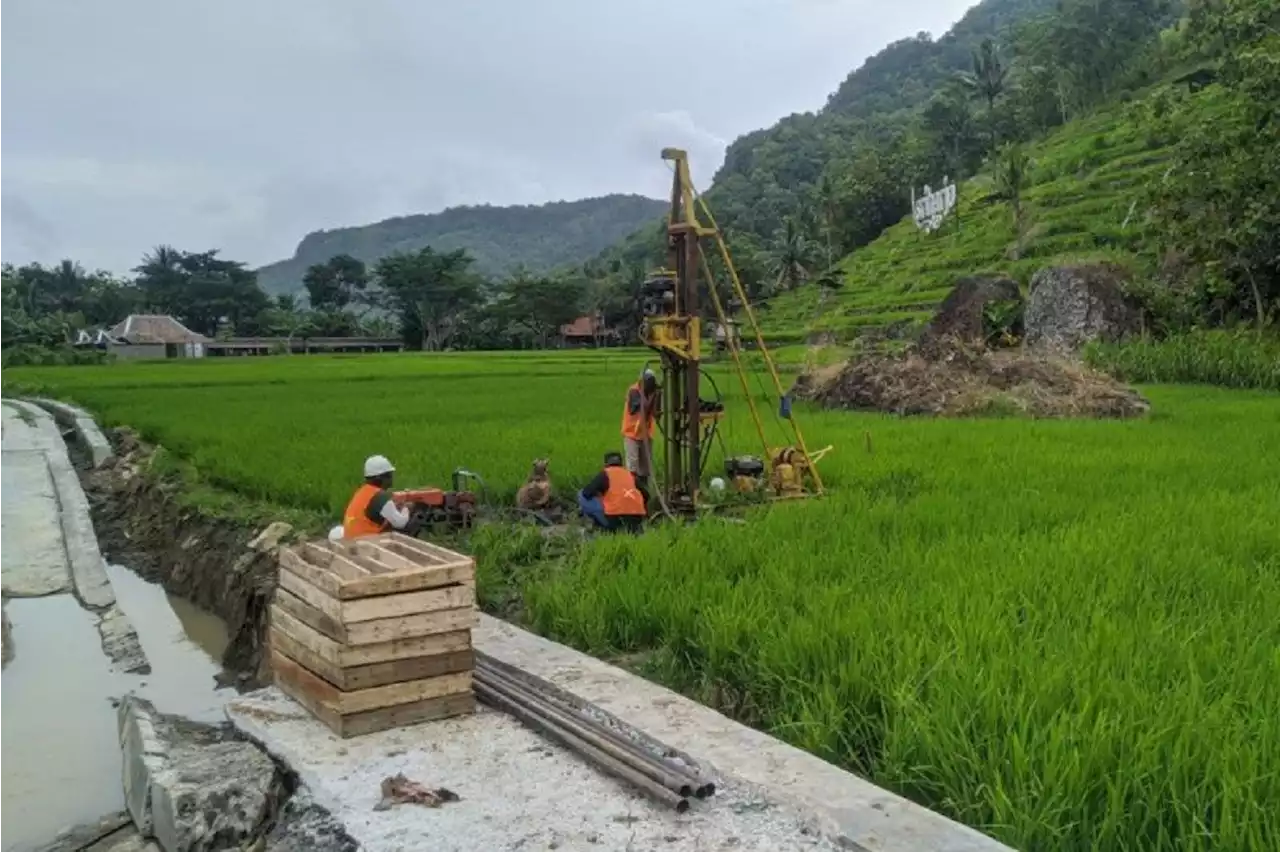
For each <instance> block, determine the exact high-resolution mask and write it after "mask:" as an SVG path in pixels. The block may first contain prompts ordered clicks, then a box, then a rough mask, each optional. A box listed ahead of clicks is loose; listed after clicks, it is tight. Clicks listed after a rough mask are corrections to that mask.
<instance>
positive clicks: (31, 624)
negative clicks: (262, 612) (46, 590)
mask: <svg viewBox="0 0 1280 852" xmlns="http://www.w3.org/2000/svg"><path fill="white" fill-rule="evenodd" d="M108 573H109V574H110V577H111V583H112V586H113V587H114V588H115V593H116V598H117V601H118V603H119V606H120V608H121V609H123V610H124V612H125V614H126V615H128V616H129V620H130V621H131V622H132V623H133V626H134V628H135V629H136V630H137V632H138V638H139V640H140V641H141V643H142V647H143V650H144V651H145V652H146V655H147V660H148V661H149V662H150V663H151V674H149V675H127V674H122V673H119V672H116V671H114V670H113V669H112V667H111V664H110V662H109V661H108V659H107V658H106V657H105V656H104V655H103V653H102V644H101V640H100V638H99V636H98V631H97V627H96V622H95V618H94V616H93V615H92V614H91V613H89V612H86V611H85V610H83V609H82V608H81V607H80V605H79V604H78V603H77V601H76V599H75V598H74V597H73V596H72V595H70V594H56V595H50V596H48V597H42V598H13V599H9V600H6V601H5V605H4V608H5V613H6V615H7V617H8V620H9V622H10V636H9V639H10V647H11V651H12V659H11V660H10V661H9V663H8V664H7V665H5V667H4V674H3V678H2V680H0V728H2V731H0V733H2V734H3V740H2V743H0V750H2V751H3V755H2V757H3V761H2V764H3V767H2V770H3V785H0V789H2V790H3V823H4V835H3V836H4V841H3V852H21V850H26V849H31V848H33V847H36V846H38V845H40V844H42V843H44V842H47V841H49V840H51V839H52V838H53V836H54V835H55V834H57V833H58V832H59V831H61V830H62V829H64V828H69V827H71V826H73V825H77V824H80V823H84V822H90V821H92V820H95V819H97V818H98V817H100V816H102V815H104V814H106V813H109V812H112V811H116V810H119V809H120V808H121V807H123V794H122V791H121V782H120V771H121V759H120V750H119V744H118V735H117V732H116V711H115V706H114V703H113V700H114V699H119V698H120V697H121V696H123V695H125V694H126V693H129V692H133V693H135V694H138V695H140V696H142V697H144V698H147V699H149V700H150V701H152V702H154V703H155V705H156V707H157V708H158V709H159V710H160V711H162V712H165V713H174V714H178V715H181V716H186V717H188V718H191V719H196V720H199V721H207V722H219V721H222V710H221V707H222V702H223V701H225V700H226V699H227V698H229V697H230V695H231V691H230V690H219V689H217V688H216V687H217V684H216V682H215V675H216V674H217V673H218V671H219V669H220V666H219V665H218V660H220V659H221V656H222V652H223V650H224V649H225V647H226V643H227V636H226V631H225V629H224V628H223V625H222V623H221V622H220V621H219V620H218V619H217V618H215V617H213V616H212V615H209V614H208V613H205V612H202V611H200V610H198V609H196V608H195V607H194V606H192V605H191V604H190V603H188V602H187V601H184V600H182V599H180V598H174V597H172V596H170V595H168V594H166V593H165V591H164V589H162V588H161V587H160V586H157V585H154V584H151V583H148V582H146V581H145V580H142V579H140V578H139V577H137V576H136V575H135V574H133V573H132V572H131V571H129V570H128V569H127V568H123V567H120V566H111V567H110V569H109V571H108Z"/></svg>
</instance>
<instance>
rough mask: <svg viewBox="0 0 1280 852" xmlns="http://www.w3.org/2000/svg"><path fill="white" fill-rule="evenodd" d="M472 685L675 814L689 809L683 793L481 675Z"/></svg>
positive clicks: (478, 692)
mask: <svg viewBox="0 0 1280 852" xmlns="http://www.w3.org/2000/svg"><path fill="white" fill-rule="evenodd" d="M473 687H474V689H475V692H476V695H477V696H478V697H479V698H480V699H481V700H482V701H484V702H485V703H486V704H491V705H493V706H494V707H497V708H499V709H501V710H505V711H507V712H508V713H510V714H511V715H512V716H515V717H516V718H517V719H519V720H520V721H522V722H524V723H525V724H526V725H528V726H529V727H531V728H533V729H535V730H537V731H539V732H540V733H543V734H546V735H547V736H549V737H551V738H552V739H553V740H556V741H557V742H559V743H560V744H561V745H563V746H564V747H565V748H568V749H570V750H571V751H575V752H577V753H578V754H579V755H581V756H582V757H584V758H585V759H586V760H587V761H588V762H590V763H593V764H595V765H596V766H597V767H599V768H600V769H603V770H604V771H605V772H608V773H609V774H610V775H612V776H614V777H615V778H619V779H621V780H623V781H627V782H629V783H631V784H633V785H635V786H636V787H638V788H640V789H641V790H643V791H644V792H646V793H648V794H649V795H650V796H652V797H653V798H655V799H657V800H658V801H660V802H662V803H663V804H664V805H669V806H670V807H673V808H675V811H676V813H684V812H685V811H687V810H689V800H688V799H687V798H685V797H684V796H681V795H680V794H678V793H675V792H672V791H671V790H668V789H667V788H666V787H663V786H662V785H661V784H659V783H658V782H656V781H654V780H653V779H651V778H650V777H649V776H647V775H645V774H644V773H642V772H640V771H639V770H637V769H636V768H635V767H633V766H631V765H629V764H626V763H623V762H622V761H620V760H618V759H617V758H615V757H613V756H611V755H608V754H606V753H605V752H603V751H601V750H599V749H598V748H596V747H595V746H593V745H591V744H590V743H588V742H586V741H585V740H582V739H579V738H578V737H577V736H575V735H574V734H573V733H571V732H570V731H568V730H566V729H565V728H562V727H560V726H559V725H557V724H555V722H552V721H551V720H549V719H547V718H546V717H545V716H543V715H542V714H541V713H539V712H538V711H537V710H535V709H533V708H531V707H529V706H527V705H524V704H521V703H520V701H518V700H516V699H513V698H510V697H509V696H507V695H506V694H504V693H503V692H501V691H500V690H497V689H494V687H493V686H492V685H490V684H489V683H488V682H486V681H485V680H484V679H483V678H477V679H476V680H475V681H474V683H473Z"/></svg>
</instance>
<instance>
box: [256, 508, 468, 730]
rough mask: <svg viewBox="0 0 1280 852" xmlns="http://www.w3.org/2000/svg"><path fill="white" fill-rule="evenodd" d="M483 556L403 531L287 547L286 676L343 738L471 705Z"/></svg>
mask: <svg viewBox="0 0 1280 852" xmlns="http://www.w3.org/2000/svg"><path fill="white" fill-rule="evenodd" d="M476 622H477V616H476V605H475V562H474V561H473V560H472V559H471V558H470V557H468V556H463V555H462V554H459V553H455V552H453V551H451V550H447V549H445V548H443V547H438V546H436V545H433V544H429V543H427V542H423V541H419V540H417V539H414V538H409V537H407V536H403V535H400V534H399V533H388V534H386V535H378V536H366V537H363V538H358V539H354V540H352V541H339V542H330V541H324V542H306V543H303V544H300V545H297V546H296V547H292V548H283V549H281V551H280V581H279V586H278V588H277V589H276V596H275V601H274V602H273V603H272V606H271V625H270V629H269V632H268V639H269V643H270V646H271V666H272V669H273V671H274V673H275V680H276V684H277V685H278V686H279V687H280V688H281V689H282V690H283V691H284V692H285V693H287V694H288V695H289V696H291V697H292V698H293V699H294V700H296V701H297V702H298V703H299V704H301V705H302V706H303V707H305V708H307V710H309V711H310V712H311V713H312V714H313V715H314V716H316V717H317V718H318V719H320V721H322V722H323V723H324V724H325V725H327V726H328V727H329V728H330V729H331V730H333V732H334V733H336V734H338V735H339V736H342V737H350V736H357V735H359V734H365V733H371V732H373V731H381V730H386V729H388V728H394V727H400V726H403V725H412V724H416V723H418V722H425V721H428V720H431V719H440V718H445V717H447V716H456V715H460V714H464V713H470V712H472V711H473V710H474V709H475V697H474V695H473V694H472V691H471V670H472V667H473V655H472V650H471V629H472V628H473V627H474V626H475V625H476Z"/></svg>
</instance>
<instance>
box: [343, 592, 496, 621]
mask: <svg viewBox="0 0 1280 852" xmlns="http://www.w3.org/2000/svg"><path fill="white" fill-rule="evenodd" d="M475 603H476V593H475V590H474V589H472V588H470V587H468V586H445V587H444V588H442V589H428V590H426V591H422V592H402V593H400V594H398V595H381V596H379V597H376V598H358V599H356V600H348V601H342V602H341V604H340V607H341V615H342V623H343V624H345V625H347V626H350V625H352V624H354V623H356V622H358V621H374V620H375V619H379V618H394V617H396V616H403V615H414V614H417V613H424V612H436V611H437V610H442V609H457V608H458V607H463V606H475Z"/></svg>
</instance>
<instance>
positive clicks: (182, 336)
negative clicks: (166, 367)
mask: <svg viewBox="0 0 1280 852" xmlns="http://www.w3.org/2000/svg"><path fill="white" fill-rule="evenodd" d="M106 335H107V336H108V337H109V338H111V339H112V341H118V342H111V343H109V344H108V345H107V349H108V351H109V352H112V353H114V354H115V355H116V356H117V357H119V358H203V357H204V355H205V347H206V346H208V345H209V344H210V343H212V341H211V340H210V339H209V338H207V337H205V336H204V335H203V334H200V333H198V332H194V331H192V330H191V329H189V328H187V327H186V326H185V325H183V324H182V323H180V322H178V321H177V320H176V319H174V318H173V317H171V316H166V315H163V314H130V315H129V316H128V317H126V318H125V319H123V320H121V321H120V322H119V323H117V324H116V325H115V326H114V327H113V328H111V329H109V330H108V331H107V332H106Z"/></svg>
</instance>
